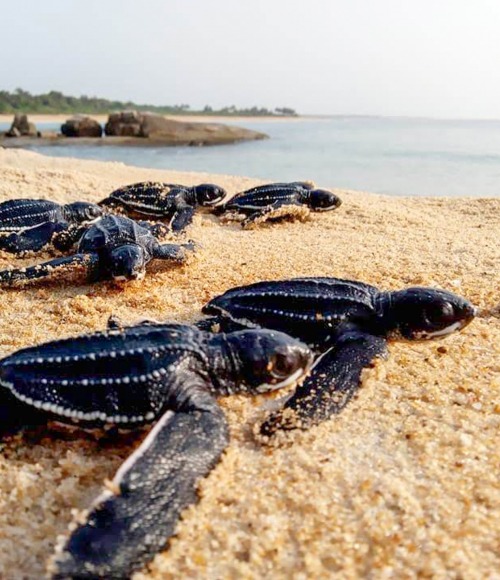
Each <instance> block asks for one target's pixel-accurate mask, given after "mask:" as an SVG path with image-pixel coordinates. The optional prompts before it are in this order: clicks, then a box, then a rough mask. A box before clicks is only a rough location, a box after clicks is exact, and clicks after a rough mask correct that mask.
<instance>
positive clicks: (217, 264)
mask: <svg viewBox="0 0 500 580" xmlns="http://www.w3.org/2000/svg"><path fill="white" fill-rule="evenodd" d="M297 179H312V180H314V175H300V174H299V175H297ZM144 180H158V181H167V182H178V183H186V184H188V185H189V184H196V183H201V182H213V183H218V184H220V185H221V186H223V187H225V188H226V189H227V190H228V191H229V192H230V193H235V192H238V191H241V190H243V189H246V188H249V187H251V186H254V185H258V184H259V183H260V182H259V181H257V180H255V179H249V178H246V177H238V176H230V175H210V174H206V173H181V172H175V171H163V170H162V171H160V170H152V169H145V168H136V167H128V166H126V165H124V164H123V163H101V162H96V161H83V160H75V159H62V158H50V157H44V156H41V155H38V154H35V153H32V152H26V151H21V150H12V149H1V148H0V200H1V201H3V200H6V199H12V198H20V197H38V198H39V197H46V198H50V199H53V200H55V201H58V202H67V201H76V200H92V201H97V200H100V199H102V198H103V197H104V196H106V195H107V194H109V193H110V192H111V191H112V190H114V189H116V188H117V187H120V186H122V185H125V184H128V183H133V182H137V181H144ZM318 185H319V186H322V187H331V186H334V185H335V184H333V183H319V184H318ZM335 192H336V193H337V194H338V195H339V196H340V197H341V198H342V200H343V204H342V206H341V207H340V208H339V209H338V210H336V211H334V212H330V213H323V214H316V215H313V216H312V218H311V220H310V221H308V222H305V223H300V222H293V223H282V224H274V225H271V224H265V225H263V226H262V227H261V228H259V229H255V230H249V231H245V230H242V229H241V228H240V227H239V226H238V225H237V224H230V225H222V224H221V223H220V222H219V221H218V219H217V218H216V217H215V216H213V215H210V214H200V215H198V216H196V217H195V221H194V223H193V225H192V226H191V228H190V229H189V231H188V233H187V235H188V237H189V238H191V239H193V240H196V241H197V242H198V243H199V244H200V248H199V251H198V253H197V257H196V259H193V260H192V262H191V263H190V264H189V265H188V266H186V267H183V268H171V269H169V268H165V267H164V266H162V265H161V264H158V265H157V266H156V267H153V268H151V269H150V270H149V271H148V274H147V276H146V278H145V279H144V280H143V281H142V282H131V283H129V284H127V285H126V286H125V287H122V288H120V287H118V286H115V285H113V284H111V283H101V284H94V285H89V284H81V285H73V284H69V283H68V284H51V285H49V284H44V283H41V284H38V285H36V286H33V287H30V288H25V289H12V290H1V291H0V300H1V304H2V315H1V316H0V356H6V355H8V354H10V353H12V352H13V351H14V350H17V349H19V348H22V347H26V346H29V345H33V344H38V343H41V342H44V341H47V340H53V339H56V338H62V337H67V336H73V335H75V334H79V333H82V332H90V331H95V330H99V329H103V328H104V327H105V325H106V321H107V319H108V317H109V316H110V315H111V314H115V315H117V316H118V317H120V318H121V319H122V320H123V321H124V322H125V323H134V322H136V321H137V320H140V319H143V318H155V319H158V320H171V321H179V322H192V321H194V320H196V319H198V318H199V317H200V309H201V306H202V305H203V304H204V303H205V302H206V301H207V300H208V299H210V298H211V297H213V296H214V295H216V294H218V293H220V292H223V291H225V290H226V289H227V288H229V287H232V286H235V285H241V284H246V283H251V282H256V281H258V280H269V279H280V278H290V277H294V276H336V277H342V278H350V279H357V280H361V281H364V282H367V283H370V284H373V285H375V286H377V287H379V288H381V289H387V290H393V289H400V288H403V287H407V286H433V287H439V288H444V289H448V290H451V291H453V292H455V293H458V294H461V295H463V296H464V297H466V298H468V299H469V300H471V301H472V302H473V303H474V304H475V305H476V306H477V307H478V309H479V313H478V316H477V318H476V319H475V320H474V322H473V323H472V324H470V326H468V327H467V328H466V329H465V330H464V331H463V332H460V333H456V334H453V335H451V336H449V337H448V338H446V339H444V340H442V341H431V342H421V343H411V344H410V343H403V342H395V343H392V344H391V345H390V349H389V350H390V356H389V359H388V360H387V361H383V362H381V363H380V364H378V365H377V366H376V368H374V369H370V370H369V371H367V372H366V375H365V377H364V383H363V387H362V388H361V390H360V393H359V396H358V397H357V398H356V399H355V400H354V401H352V402H351V403H350V404H349V405H348V407H346V409H345V410H344V411H343V412H342V413H341V414H340V415H338V416H337V417H334V418H332V419H331V420H329V421H327V422H325V423H324V424H322V425H321V426H318V427H316V428H314V429H311V430H310V431H308V432H303V433H294V434H292V435H290V437H289V438H287V439H286V440H284V441H281V442H280V443H279V445H276V446H265V445H263V444H261V443H259V442H258V441H256V439H255V438H254V436H253V431H252V430H253V426H254V425H255V424H256V423H259V422H260V421H261V420H262V417H263V415H264V410H263V407H266V406H267V407H269V406H270V405H272V404H276V403H275V402H273V401H271V400H270V398H269V397H265V396H260V397H256V398H250V399H249V398H243V397H237V396H233V397H228V398H227V399H225V400H222V401H221V405H222V407H223V409H224V412H225V414H226V416H227V417H228V420H229V423H230V429H231V437H232V440H231V445H230V447H229V449H228V450H227V452H226V453H225V454H224V456H223V459H222V461H221V462H220V464H219V465H218V466H217V467H216V469H215V470H214V471H213V472H212V473H211V474H210V476H209V477H208V478H207V479H206V480H203V481H202V482H201V483H200V498H201V499H200V502H199V503H198V504H197V505H194V506H193V507H192V508H190V509H188V510H187V511H186V512H185V513H184V516H183V519H182V521H181V522H180V524H179V526H178V530H177V531H178V535H177V536H176V537H175V538H174V539H173V540H172V541H171V542H170V545H169V547H168V548H167V549H166V550H165V551H164V552H162V553H161V554H159V555H158V556H157V557H156V558H155V560H154V562H153V563H152V566H151V569H150V570H149V571H144V572H141V573H138V574H136V575H135V577H134V578H135V580H153V579H157V580H159V579H165V578H180V577H182V578H269V577H273V578H291V577H295V578H335V577H339V578H362V577H366V576H373V577H377V578H382V577H394V578H396V577H397V578H405V577H408V576H411V577H414V576H415V577H434V578H449V577H462V578H486V577H490V576H491V574H492V573H494V571H496V570H499V569H500V553H499V550H498V546H499V543H500V487H499V486H498V465H499V464H500V448H499V445H498V431H499V428H500V405H499V402H498V401H499V395H500V350H499V349H500V347H499V345H500V296H499V293H498V289H499V287H500V268H499V264H500V251H499V247H498V231H499V229H500V198H482V199H481V198H480V199H478V198H474V199H471V198H431V197H427V198H425V197H402V196H401V197H399V196H398V197H390V196H383V195H376V194H371V193H365V192H358V191H346V190H335ZM48 258H49V254H48V253H45V254H42V255H41V256H37V257H35V258H34V257H26V258H23V259H15V258H13V257H12V256H10V255H7V254H3V253H2V254H0V268H7V267H9V266H10V265H12V264H13V263H15V264H16V266H23V265H28V264H31V263H33V261H37V260H40V261H41V260H45V259H48ZM282 394H284V393H278V394H277V396H278V397H279V396H281V395H282ZM0 395H1V393H0ZM143 436H144V433H141V434H136V435H130V436H127V437H126V438H124V439H121V440H118V441H116V440H112V439H105V440H100V441H96V440H95V439H94V438H92V436H91V435H89V434H83V433H82V434H63V433H58V434H53V433H51V432H49V431H47V430H46V429H45V428H42V429H39V430H37V431H33V432H29V433H28V432H27V433H25V434H23V435H19V436H16V437H13V438H10V439H4V440H2V441H1V453H0V473H1V477H0V553H1V554H2V557H1V558H0V577H2V578H5V579H7V580H10V579H14V578H37V577H41V576H43V574H44V568H45V561H46V559H47V558H48V557H49V556H50V555H51V553H52V551H53V548H54V543H55V541H56V537H57V535H59V534H65V533H66V530H67V526H68V524H69V523H70V521H71V520H72V515H71V510H72V509H74V508H76V509H78V510H81V509H84V508H86V507H87V506H88V505H89V503H90V502H91V501H92V499H93V498H95V497H96V496H97V495H98V494H99V493H100V492H101V489H102V486H103V479H104V478H105V477H107V478H110V477H111V476H112V475H113V473H114V472H115V470H116V469H117V468H118V466H119V465H120V464H121V463H122V462H123V460H124V459H125V458H126V457H127V456H129V455H130V453H131V450H132V449H133V448H134V447H136V446H137V444H138V443H139V440H140V439H141V438H142V437H143Z"/></svg>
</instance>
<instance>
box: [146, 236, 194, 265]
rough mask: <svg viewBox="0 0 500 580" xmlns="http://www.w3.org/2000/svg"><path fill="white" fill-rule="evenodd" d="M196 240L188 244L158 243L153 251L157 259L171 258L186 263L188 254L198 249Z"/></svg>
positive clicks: (173, 260)
mask: <svg viewBox="0 0 500 580" xmlns="http://www.w3.org/2000/svg"><path fill="white" fill-rule="evenodd" d="M196 247H197V245H196V244H195V243H194V242H191V241H190V242H187V243H186V244H158V246H157V247H156V248H155V250H154V253H153V258H155V259H156V260H171V261H172V262H178V263H180V264H182V263H184V262H185V261H186V260H187V258H188V256H189V255H190V254H192V253H193V252H195V251H196Z"/></svg>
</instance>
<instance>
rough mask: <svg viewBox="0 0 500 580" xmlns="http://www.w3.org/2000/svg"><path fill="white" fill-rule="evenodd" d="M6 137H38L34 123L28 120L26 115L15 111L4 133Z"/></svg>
mask: <svg viewBox="0 0 500 580" xmlns="http://www.w3.org/2000/svg"><path fill="white" fill-rule="evenodd" d="M5 135H6V136H7V137H38V136H39V133H38V131H37V130H36V126H35V123H31V122H30V121H29V120H28V115H21V114H20V113H16V114H15V115H14V120H13V121H12V125H11V126H10V129H9V130H8V131H7V133H5Z"/></svg>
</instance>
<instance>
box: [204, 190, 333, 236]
mask: <svg viewBox="0 0 500 580" xmlns="http://www.w3.org/2000/svg"><path fill="white" fill-rule="evenodd" d="M341 203H342V201H341V200H340V198H339V197H338V196H337V195H335V194H334V193H333V192H331V191H328V190H326V189H316V187H315V185H314V184H313V183H312V182H310V181H292V182H290V183H268V184H266V185H259V186H258V187H253V188H252V189H247V190H246V191H243V192H241V193H237V194H236V195H235V196H234V197H232V198H231V199H229V200H228V201H227V202H226V203H224V204H222V205H220V206H218V207H217V208H215V213H216V214H218V215H222V216H223V217H224V219H227V220H231V219H235V220H242V221H241V225H242V227H244V228H251V227H254V226H255V225H257V224H259V223H262V222H264V221H267V220H271V221H275V220H278V219H281V218H293V217H297V218H299V219H302V220H303V219H306V218H307V217H309V214H310V212H311V211H330V210H333V209H336V208H338V207H339V206H340V205H341Z"/></svg>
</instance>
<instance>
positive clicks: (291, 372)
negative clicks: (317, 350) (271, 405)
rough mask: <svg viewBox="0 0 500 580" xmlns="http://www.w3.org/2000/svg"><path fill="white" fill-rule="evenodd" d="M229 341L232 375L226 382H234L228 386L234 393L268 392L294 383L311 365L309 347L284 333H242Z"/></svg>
mask: <svg viewBox="0 0 500 580" xmlns="http://www.w3.org/2000/svg"><path fill="white" fill-rule="evenodd" d="M226 341H227V345H228V347H229V349H228V352H229V357H230V359H231V373H230V375H232V376H231V377H228V378H229V379H230V380H229V381H227V383H229V382H231V383H233V384H227V386H228V391H230V392H233V393H234V392H242V393H266V392H269V391H274V390H276V389H279V388H281V387H285V386H287V385H291V384H294V383H295V382H296V381H297V380H299V379H300V378H302V377H303V376H304V375H305V373H307V372H308V371H309V368H310V367H311V365H312V361H313V355H312V352H311V351H310V349H309V347H307V346H306V345H305V344H304V343H302V342H300V341H298V340H296V339H295V338H292V337H290V336H288V335H287V334H285V333H283V332H277V331H272V330H265V329H263V330H257V329H252V330H239V331H237V332H232V333H230V334H227V335H226ZM231 379H232V380H231Z"/></svg>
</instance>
